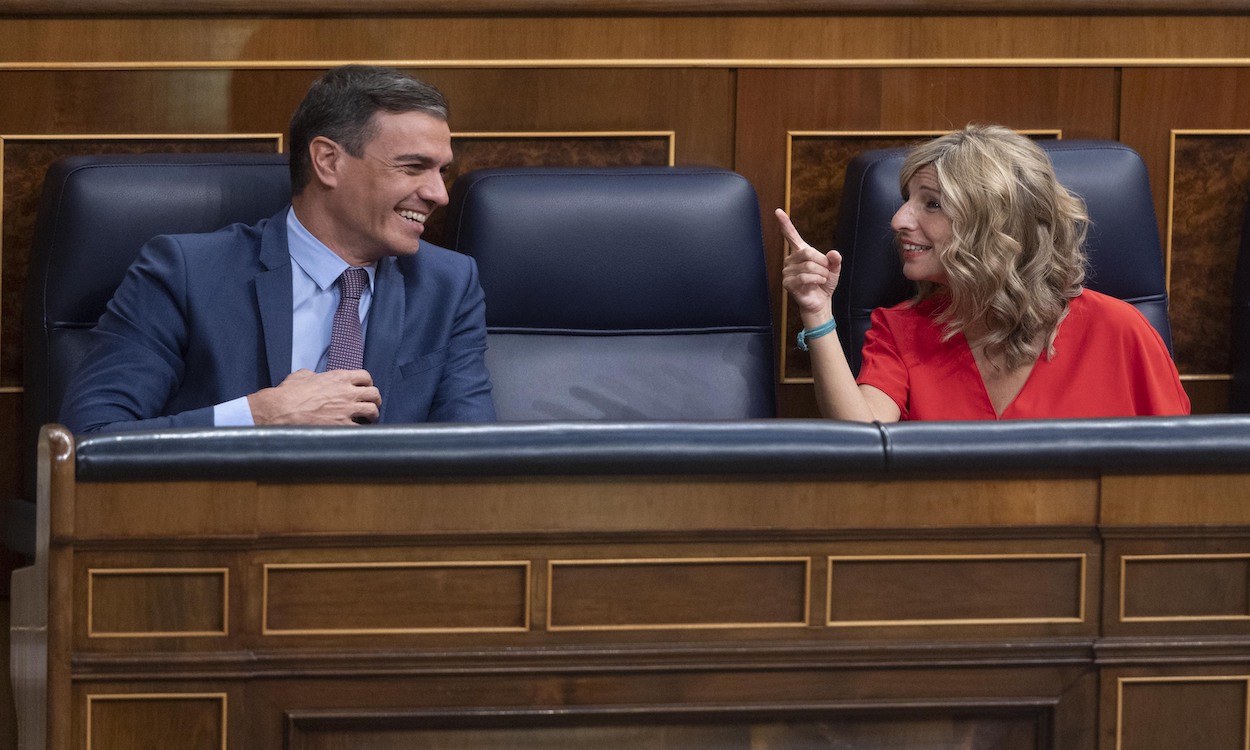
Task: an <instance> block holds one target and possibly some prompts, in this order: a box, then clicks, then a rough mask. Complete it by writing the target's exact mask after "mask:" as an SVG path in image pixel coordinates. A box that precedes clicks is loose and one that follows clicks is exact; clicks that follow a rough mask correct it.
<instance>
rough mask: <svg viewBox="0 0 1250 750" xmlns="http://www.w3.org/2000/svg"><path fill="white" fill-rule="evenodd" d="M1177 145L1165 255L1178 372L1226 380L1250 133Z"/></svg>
mask: <svg viewBox="0 0 1250 750" xmlns="http://www.w3.org/2000/svg"><path fill="white" fill-rule="evenodd" d="M1246 125H1247V126H1250V120H1247V122H1246ZM1173 143H1174V152H1173V154H1172V162H1173V168H1172V175H1171V185H1170V191H1171V195H1172V211H1171V214H1170V216H1169V217H1168V218H1169V229H1170V233H1171V236H1170V237H1169V239H1168V242H1167V250H1168V270H1169V276H1168V279H1169V287H1168V289H1169V300H1168V301H1169V312H1170V314H1171V317H1172V332H1173V335H1172V338H1173V346H1174V348H1175V357H1176V365H1177V367H1178V368H1179V369H1180V371H1181V372H1182V373H1184V374H1189V373H1227V372H1229V371H1230V370H1231V365H1230V359H1229V357H1230V354H1229V340H1230V335H1231V333H1230V325H1231V317H1230V316H1231V314H1232V305H1231V304H1230V303H1231V298H1232V294H1233V277H1234V274H1235V271H1236V268H1237V254H1238V251H1239V250H1240V247H1241V229H1242V222H1243V221H1244V219H1245V215H1246V207H1247V205H1250V129H1247V130H1245V131H1242V132H1232V133H1177V134H1175V136H1174V140H1173Z"/></svg>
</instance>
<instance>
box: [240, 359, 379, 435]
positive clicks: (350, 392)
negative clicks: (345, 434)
mask: <svg viewBox="0 0 1250 750" xmlns="http://www.w3.org/2000/svg"><path fill="white" fill-rule="evenodd" d="M247 403H248V406H250V407H251V409H252V420H253V421H254V422H255V423H256V424H258V425H265V424H292V425H321V424H353V423H356V424H360V423H372V422H376V421H377V419H378V408H379V407H380V406H381V405H382V395H381V394H380V393H378V389H377V388H375V387H373V377H372V376H370V375H369V373H368V371H366V370H330V371H327V372H312V371H311V370H296V371H295V372H293V373H291V374H290V375H288V376H287V377H286V379H285V380H283V381H282V382H281V383H279V384H278V385H277V386H276V387H274V388H265V389H263V390H260V391H257V392H256V393H253V394H252V395H250V396H248V397H247Z"/></svg>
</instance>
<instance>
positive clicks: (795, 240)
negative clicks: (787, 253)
mask: <svg viewBox="0 0 1250 750" xmlns="http://www.w3.org/2000/svg"><path fill="white" fill-rule="evenodd" d="M775 214H776V216H777V222H778V223H779V224H781V233H782V234H783V235H785V238H786V241H787V242H789V243H790V248H791V249H792V250H797V249H799V248H801V247H805V246H807V243H806V242H805V241H804V240H803V238H802V237H801V236H800V235H799V230H797V229H795V228H794V222H792V221H790V217H789V216H787V215H786V212H785V211H782V210H781V209H780V208H779V209H777V210H776V212H775Z"/></svg>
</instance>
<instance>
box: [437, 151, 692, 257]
mask: <svg viewBox="0 0 1250 750" xmlns="http://www.w3.org/2000/svg"><path fill="white" fill-rule="evenodd" d="M452 148H453V150H454V152H455V156H456V161H455V162H454V163H453V164H452V167H451V169H450V170H449V172H448V174H447V181H448V186H449V189H450V187H451V186H452V185H453V184H454V182H455V180H456V178H457V177H459V176H460V175H462V174H466V173H468V172H471V171H473V170H475V169H488V168H493V167H522V166H523V167H557V166H559V167H636V166H664V165H667V164H670V163H671V161H672V160H671V153H672V149H673V135H672V134H671V133H651V134H636V135H635V134H630V133H587V134H578V133H548V134H542V133H536V134H525V133H517V134H515V135H511V134H507V133H498V134H492V135H476V134H472V133H466V134H453V138H452ZM446 216H447V214H446V212H444V211H436V212H435V213H434V214H433V215H431V216H430V220H429V221H428V222H426V226H425V232H424V233H422V235H421V236H422V239H425V240H426V241H428V242H433V243H434V244H436V245H441V244H443V242H442V238H443V232H444V220H445V219H446Z"/></svg>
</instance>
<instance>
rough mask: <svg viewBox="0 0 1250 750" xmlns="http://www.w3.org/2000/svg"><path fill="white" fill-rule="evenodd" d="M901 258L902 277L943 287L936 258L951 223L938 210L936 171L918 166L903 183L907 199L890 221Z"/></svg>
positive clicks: (947, 239) (942, 274)
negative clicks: (905, 186) (905, 187)
mask: <svg viewBox="0 0 1250 750" xmlns="http://www.w3.org/2000/svg"><path fill="white" fill-rule="evenodd" d="M890 226H891V227H892V228H893V229H894V234H895V238H896V240H897V242H898V248H899V254H900V255H901V256H902V258H903V275H904V276H906V277H907V278H908V279H911V280H912V281H931V282H933V283H935V284H945V283H946V280H947V277H946V269H945V268H944V267H943V266H942V262H941V261H940V260H939V259H938V258H939V256H940V255H941V254H942V253H943V251H945V249H946V246H947V244H948V243H949V242H950V240H951V233H952V232H951V220H950V217H949V216H947V215H946V213H945V212H944V211H943V210H942V192H941V190H940V189H939V188H938V179H937V170H936V169H934V168H933V166H932V165H928V166H924V167H921V168H920V169H919V170H917V171H916V173H915V174H914V175H912V177H911V179H910V180H908V181H907V199H906V200H905V201H903V207H902V208H900V209H899V210H898V212H897V213H895V214H894V218H893V219H891V220H890Z"/></svg>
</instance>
